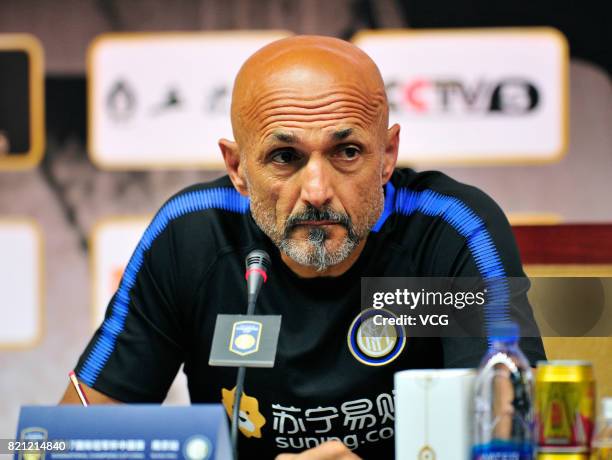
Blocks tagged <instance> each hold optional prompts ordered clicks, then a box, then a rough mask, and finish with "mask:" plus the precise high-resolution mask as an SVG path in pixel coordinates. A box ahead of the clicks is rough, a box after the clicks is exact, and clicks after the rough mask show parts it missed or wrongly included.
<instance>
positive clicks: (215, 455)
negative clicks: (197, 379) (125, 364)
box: [14, 404, 231, 460]
mask: <svg viewBox="0 0 612 460" xmlns="http://www.w3.org/2000/svg"><path fill="white" fill-rule="evenodd" d="M16 438H17V439H19V440H23V441H31V443H30V447H31V446H38V447H43V448H44V450H39V452H31V451H27V452H26V451H21V452H15V457H14V458H15V459H16V460H17V459H24V460H25V459H34V458H36V459H40V460H43V459H44V460H53V459H65V458H70V459H94V458H95V459H101V458H112V459H162V458H163V459H167V460H168V459H177V460H178V459H186V460H226V459H228V460H229V459H230V458H231V449H230V443H229V432H228V427H227V418H226V416H225V412H224V410H223V407H222V406H221V405H219V404H206V405H194V406H187V407H178V406H173V407H171V406H158V405H120V406H90V407H81V406H58V407H55V406H54V407H41V406H27V407H23V408H22V409H21V414H20V416H19V425H18V429H17V436H16ZM44 441H49V442H46V443H45V442H44ZM27 444H28V443H23V444H22V448H23V446H24V445H27Z"/></svg>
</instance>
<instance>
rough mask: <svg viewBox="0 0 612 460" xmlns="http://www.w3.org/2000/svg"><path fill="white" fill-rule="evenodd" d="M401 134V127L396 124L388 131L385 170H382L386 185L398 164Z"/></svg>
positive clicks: (383, 180)
mask: <svg viewBox="0 0 612 460" xmlns="http://www.w3.org/2000/svg"><path fill="white" fill-rule="evenodd" d="M399 133H400V127H399V125H398V124H397V123H396V124H394V125H393V126H391V127H390V128H389V129H388V130H387V133H386V134H387V139H386V142H385V153H384V156H383V168H382V182H383V184H386V183H387V182H388V181H389V179H391V175H392V174H393V169H394V168H395V164H396V163H397V152H398V150H399Z"/></svg>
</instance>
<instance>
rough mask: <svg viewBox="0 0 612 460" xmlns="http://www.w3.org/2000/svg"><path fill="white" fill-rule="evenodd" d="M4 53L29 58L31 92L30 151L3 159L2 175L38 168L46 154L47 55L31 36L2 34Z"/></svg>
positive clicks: (1, 162)
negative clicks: (45, 60)
mask: <svg viewBox="0 0 612 460" xmlns="http://www.w3.org/2000/svg"><path fill="white" fill-rule="evenodd" d="M0 50H2V51H9V50H12V51H23V52H25V53H26V54H27V55H28V64H29V90H30V150H29V151H28V152H26V153H24V154H20V155H8V156H4V157H0V171H15V170H24V169H29V168H34V167H35V166H37V165H38V163H40V161H41V160H42V157H43V154H44V150H45V75H44V52H43V48H42V45H41V44H40V42H39V41H38V39H37V38H36V37H34V36H33V35H30V34H0Z"/></svg>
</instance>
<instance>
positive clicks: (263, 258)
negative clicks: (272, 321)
mask: <svg viewBox="0 0 612 460" xmlns="http://www.w3.org/2000/svg"><path fill="white" fill-rule="evenodd" d="M271 264H272V262H271V260H270V256H269V255H268V253H267V252H266V251H263V250H261V249H255V250H254V251H251V252H249V254H248V255H247V256H246V260H245V265H246V273H245V274H244V277H245V279H246V282H247V292H248V297H247V299H248V304H247V316H249V315H252V314H253V312H254V311H255V303H256V302H257V296H258V295H259V291H260V290H261V287H262V286H263V284H264V283H265V282H266V281H267V280H268V268H269V267H270V265H271ZM245 372H246V369H245V367H244V366H240V367H239V368H238V375H237V376H236V391H235V393H234V404H233V407H232V424H231V440H232V451H233V457H234V460H238V425H239V424H240V401H241V399H242V393H243V391H244V375H245Z"/></svg>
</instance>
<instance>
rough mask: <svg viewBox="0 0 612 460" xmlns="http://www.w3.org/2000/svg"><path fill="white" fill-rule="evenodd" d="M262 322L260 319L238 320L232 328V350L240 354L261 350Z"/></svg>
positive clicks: (244, 354)
mask: <svg viewBox="0 0 612 460" xmlns="http://www.w3.org/2000/svg"><path fill="white" fill-rule="evenodd" d="M261 330H262V324H261V323H260V322H259V321H238V322H236V323H234V326H233V328H232V338H231V339H230V347H229V348H230V351H231V352H232V353H236V354H237V355H240V356H246V355H250V354H251V353H255V352H256V351H257V350H259V340H260V338H261Z"/></svg>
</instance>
